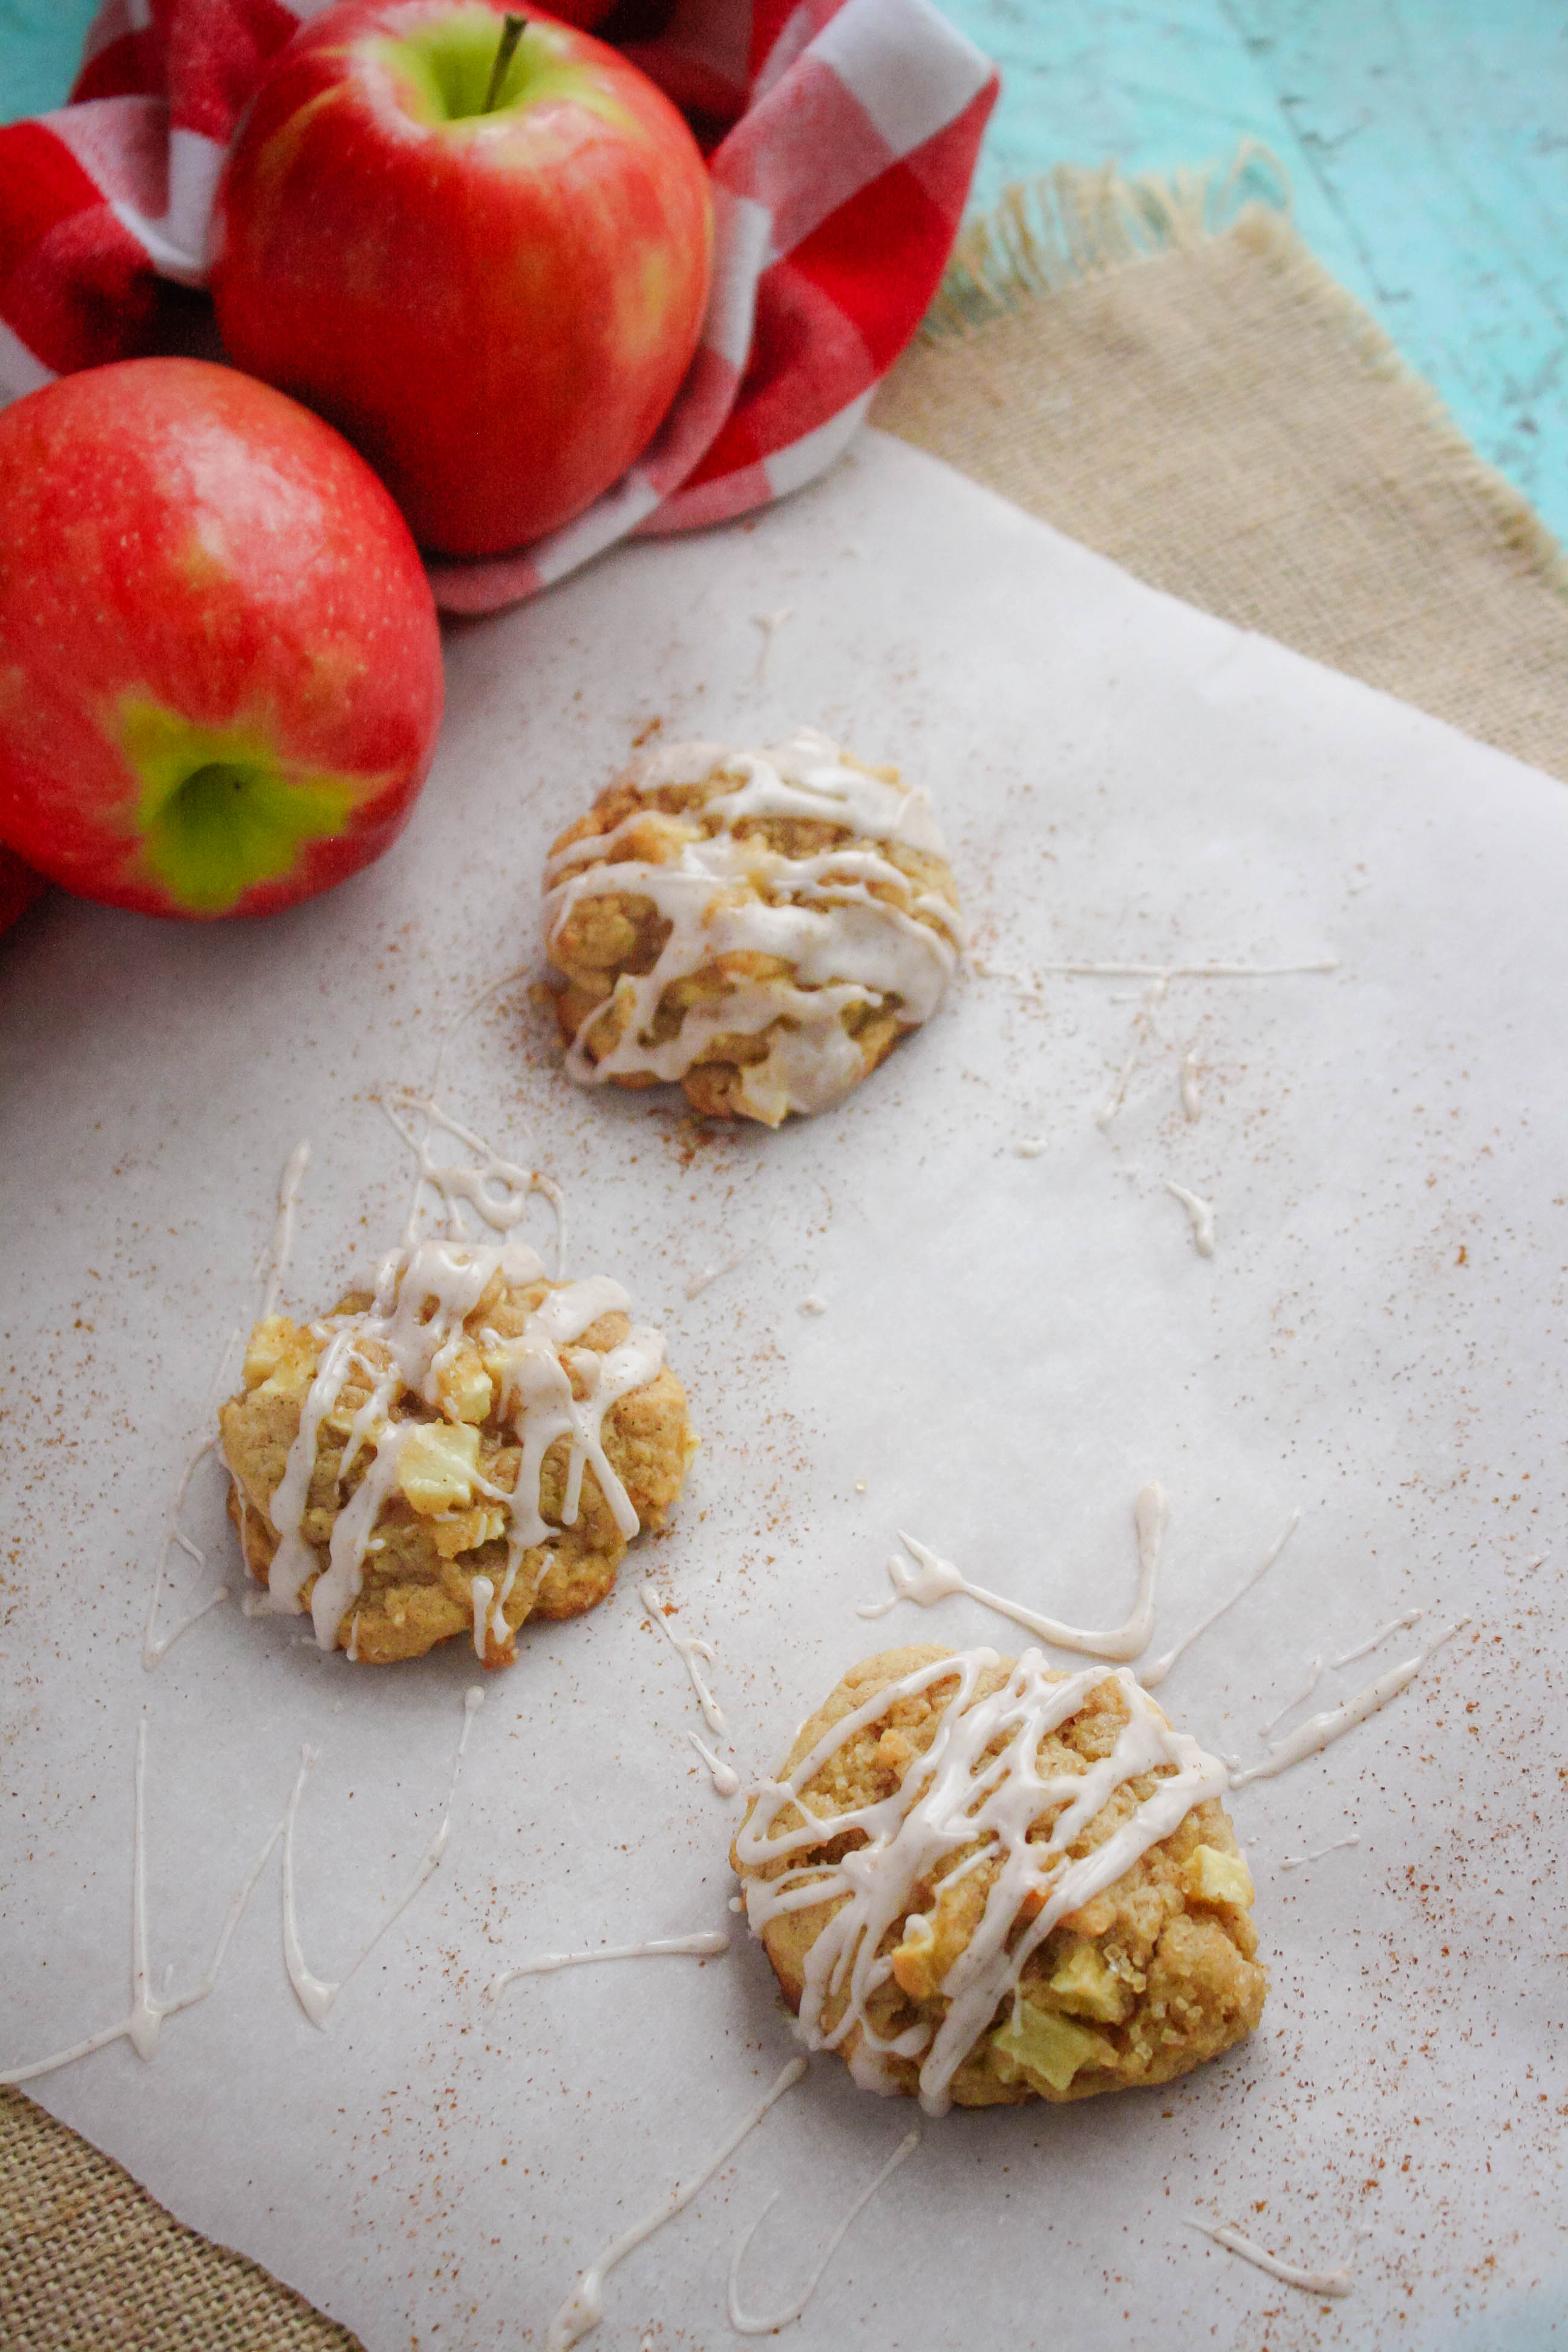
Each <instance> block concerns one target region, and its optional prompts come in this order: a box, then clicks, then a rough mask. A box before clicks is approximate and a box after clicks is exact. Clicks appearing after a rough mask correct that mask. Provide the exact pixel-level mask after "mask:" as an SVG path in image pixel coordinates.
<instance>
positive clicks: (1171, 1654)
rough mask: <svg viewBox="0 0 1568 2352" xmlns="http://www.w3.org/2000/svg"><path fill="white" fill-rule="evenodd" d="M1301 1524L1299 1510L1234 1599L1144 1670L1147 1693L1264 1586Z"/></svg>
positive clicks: (1284, 1710) (1286, 1709)
mask: <svg viewBox="0 0 1568 2352" xmlns="http://www.w3.org/2000/svg"><path fill="white" fill-rule="evenodd" d="M1300 1522H1301V1514H1300V1511H1299V1510H1296V1511H1292V1512H1291V1514H1290V1516H1289V1518H1288V1519H1287V1520H1286V1522H1285V1528H1284V1532H1283V1534H1281V1535H1280V1536H1279V1538H1278V1539H1277V1541H1275V1542H1274V1543H1272V1544H1271V1545H1270V1546H1269V1548H1268V1550H1267V1551H1266V1552H1265V1553H1264V1555H1263V1558H1262V1559H1260V1560H1259V1561H1258V1566H1257V1567H1256V1568H1255V1569H1254V1570H1252V1572H1251V1574H1250V1575H1248V1576H1246V1577H1244V1578H1243V1579H1242V1580H1241V1582H1240V1583H1239V1584H1238V1585H1237V1588H1236V1591H1234V1592H1233V1593H1232V1594H1231V1595H1230V1597H1229V1599H1228V1600H1226V1601H1221V1602H1220V1604H1219V1606H1218V1608H1217V1609H1211V1610H1210V1611H1209V1613H1208V1615H1207V1616H1206V1617H1200V1618H1199V1620H1198V1622H1197V1623H1196V1624H1195V1625H1194V1627H1193V1630H1192V1632H1191V1633H1184V1634H1183V1636H1182V1638H1181V1640H1180V1641H1179V1642H1177V1643H1175V1644H1174V1646H1173V1648H1171V1649H1169V1650H1166V1651H1165V1652H1164V1653H1163V1654H1162V1655H1161V1656H1160V1657H1158V1658H1155V1659H1153V1660H1152V1661H1151V1663H1150V1664H1148V1665H1146V1666H1145V1667H1144V1669H1143V1671H1142V1674H1141V1675H1139V1677H1138V1679H1139V1681H1140V1682H1141V1683H1142V1685H1143V1687H1144V1689H1145V1690H1153V1689H1155V1688H1156V1687H1157V1686H1158V1685H1159V1684H1161V1683H1163V1681H1164V1679H1165V1676H1166V1675H1168V1674H1169V1673H1170V1671H1171V1668H1172V1667H1173V1665H1174V1664H1175V1663H1176V1660H1177V1659H1178V1658H1179V1657H1181V1656H1182V1655H1183V1654H1184V1652H1185V1651H1187V1650H1190V1649H1191V1648H1192V1646H1193V1643H1194V1642H1196V1641H1198V1640H1200V1639H1201V1638H1202V1636H1203V1635H1204V1634H1205V1633H1207V1632H1208V1630H1209V1628H1210V1626H1211V1625H1217V1624H1218V1623H1219V1621H1220V1619H1221V1618H1222V1617H1223V1616H1224V1615H1225V1614H1226V1611H1227V1610H1231V1609H1234V1608H1235V1607H1236V1604H1237V1601H1240V1600H1241V1599H1242V1598H1243V1597H1244V1596H1245V1595H1246V1594H1247V1593H1248V1592H1250V1591H1251V1590H1252V1588H1253V1586H1254V1585H1255V1584H1258V1583H1260V1582H1261V1580H1263V1578H1264V1577H1266V1576H1267V1575H1268V1571H1269V1570H1270V1569H1271V1568H1272V1567H1273V1565H1274V1563H1275V1561H1276V1560H1277V1559H1279V1555H1280V1553H1281V1552H1282V1551H1283V1550H1284V1549H1285V1547H1286V1545H1287V1544H1288V1543H1289V1540H1290V1538H1291V1537H1292V1536H1293V1535H1294V1534H1295V1532H1296V1529H1297V1528H1298V1527H1299V1526H1300ZM1302 1696H1303V1697H1305V1696H1307V1693H1305V1692H1303V1694H1302ZM1295 1704H1297V1702H1295V1701H1292V1705H1295ZM1289 1711H1290V1710H1289V1707H1284V1708H1282V1709H1281V1710H1280V1713H1281V1714H1284V1715H1288V1714H1289ZM1274 1720H1275V1722H1276V1723H1278V1722H1279V1716H1276V1717H1275V1718H1274ZM1269 1729H1270V1730H1272V1729H1273V1725H1272V1724H1271V1725H1270V1726H1269Z"/></svg>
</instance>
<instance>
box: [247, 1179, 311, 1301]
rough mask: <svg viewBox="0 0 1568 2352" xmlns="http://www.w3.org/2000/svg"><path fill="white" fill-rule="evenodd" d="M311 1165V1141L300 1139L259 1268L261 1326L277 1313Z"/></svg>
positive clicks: (281, 1188) (282, 1181)
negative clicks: (264, 1285) (296, 1215)
mask: <svg viewBox="0 0 1568 2352" xmlns="http://www.w3.org/2000/svg"><path fill="white" fill-rule="evenodd" d="M309 1166H310V1139H309V1138H308V1137H301V1139H300V1141H299V1142H298V1143H297V1144H296V1145H295V1146H294V1149H293V1150H292V1151H291V1152H290V1153H289V1158H288V1160H287V1161H286V1163H285V1165H284V1169H283V1173H282V1176H281V1177H280V1178H279V1184H278V1217H277V1222H276V1223H275V1224H274V1225H273V1228H272V1239H271V1241H270V1243H269V1244H268V1247H267V1249H266V1251H265V1252H264V1253H263V1255H262V1257H261V1259H260V1261H259V1262H258V1265H257V1268H256V1278H257V1280H258V1282H259V1281H260V1280H261V1279H262V1277H263V1276H265V1277H266V1282H267V1288H266V1290H265V1291H264V1292H263V1294H262V1299H261V1307H260V1310H259V1313H258V1318H257V1319H258V1322H263V1323H264V1322H265V1321H266V1319H267V1318H268V1316H269V1315H273V1314H276V1312H277V1309H278V1294H279V1291H280V1290H281V1289H282V1287H283V1273H284V1268H285V1267H286V1266H287V1265H288V1263H289V1255H290V1253H291V1252H292V1250H293V1247H294V1211H295V1208H296V1206H297V1204H298V1202H299V1199H300V1185H301V1184H303V1182H304V1181H305V1171H306V1169H307V1168H309Z"/></svg>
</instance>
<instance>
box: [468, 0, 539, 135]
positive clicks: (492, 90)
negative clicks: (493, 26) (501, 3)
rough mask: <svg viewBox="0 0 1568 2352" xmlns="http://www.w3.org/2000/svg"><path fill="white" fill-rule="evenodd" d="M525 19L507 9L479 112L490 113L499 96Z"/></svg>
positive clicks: (519, 39) (515, 52) (520, 36)
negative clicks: (483, 100)
mask: <svg viewBox="0 0 1568 2352" xmlns="http://www.w3.org/2000/svg"><path fill="white" fill-rule="evenodd" d="M527 21H528V20H527V18H526V17H523V16H513V15H512V13H511V11H510V9H508V11H507V14H506V18H505V21H504V22H503V24H502V26H501V28H500V42H499V44H498V46H497V48H496V60H495V63H494V65H493V66H491V68H490V81H489V89H487V90H486V92H485V102H484V104H483V106H481V107H480V109H479V112H480V113H481V114H489V113H490V112H491V110H493V108H494V106H495V102H496V100H497V99H498V98H499V97H500V86H501V84H502V82H503V81H505V79H506V69H507V68H508V66H510V63H511V61H512V58H514V57H515V56H516V54H517V45H518V43H519V41H521V38H522V34H523V27H524V26H525V24H526V23H527Z"/></svg>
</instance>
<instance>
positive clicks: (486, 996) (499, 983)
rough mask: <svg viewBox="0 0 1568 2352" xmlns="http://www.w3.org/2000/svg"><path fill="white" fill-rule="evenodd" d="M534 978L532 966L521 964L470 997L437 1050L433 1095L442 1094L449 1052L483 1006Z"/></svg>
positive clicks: (433, 1075) (445, 1033) (432, 1076)
mask: <svg viewBox="0 0 1568 2352" xmlns="http://www.w3.org/2000/svg"><path fill="white" fill-rule="evenodd" d="M532 977H533V971H532V967H531V965H529V964H519V965H518V966H517V967H516V968H515V970H513V971H503V972H502V973H501V975H500V979H499V980H488V981H487V982H485V984H484V986H483V988H481V989H479V991H478V992H477V993H476V994H475V995H473V996H470V997H469V999H468V1003H467V1004H465V1005H464V1007H463V1009H462V1011H461V1012H460V1013H458V1015H457V1016H456V1018H455V1019H454V1020H453V1021H452V1022H451V1023H450V1024H448V1026H447V1029H446V1030H445V1031H444V1033H443V1034H442V1037H441V1042H440V1044H439V1045H437V1048H436V1066H435V1068H434V1069H433V1070H432V1071H431V1073H430V1092H431V1094H432V1095H435V1094H438V1093H439V1092H440V1088H441V1081H442V1079H443V1077H444V1076H445V1075H446V1068H447V1051H448V1049H449V1048H450V1047H451V1046H452V1045H454V1044H455V1043H456V1041H457V1037H458V1032H459V1031H460V1030H461V1029H463V1028H465V1027H466V1026H467V1024H468V1023H469V1022H470V1021H471V1020H472V1019H473V1017H474V1015H475V1013H478V1012H479V1009H480V1007H481V1006H482V1005H486V1004H488V1003H489V1001H490V999H491V997H492V996H499V995H500V992H501V990H502V989H503V988H510V986H511V984H512V982H514V981H519V980H531V979H532Z"/></svg>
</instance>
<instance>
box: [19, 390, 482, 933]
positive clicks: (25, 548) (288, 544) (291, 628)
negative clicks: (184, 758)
mask: <svg viewBox="0 0 1568 2352" xmlns="http://www.w3.org/2000/svg"><path fill="white" fill-rule="evenodd" d="M442 696H443V688H442V670H441V647H440V634H439V629H438V625H437V619H436V613H435V606H434V603H433V601H432V598H431V594H430V589H429V584H428V583H427V581H426V577H425V572H424V569H423V566H422V565H421V563H420V560H419V555H418V551H417V550H416V547H415V545H414V542H413V540H412V539H411V537H410V536H409V532H408V530H407V527H406V525H405V523H404V520H403V519H402V517H401V515H400V514H399V513H398V511H397V509H396V507H395V505H394V503H393V501H392V499H390V498H389V497H388V496H387V493H386V491H385V490H384V488H383V487H382V485H381V484H380V483H379V482H378V481H377V480H376V478H375V476H374V474H373V473H372V471H371V470H370V468H369V467H368V466H366V465H365V463H364V461H363V459H362V458H361V457H358V456H356V454H355V453H354V451H353V449H351V448H350V447H349V446H347V444H346V443H345V442H344V441H343V440H342V438H341V436H339V435H338V434H336V433H334V432H333V431H332V430H331V427H330V426H329V425H324V424H323V423H322V422H321V419H320V418H319V417H317V416H314V415H311V414H310V412H309V411H308V410H306V409H304V408H302V407H300V405H299V404H297V403H296V402H294V401H291V400H289V399H286V398H285V397H284V396H283V395H282V394H280V393H278V392H276V391H273V390H272V389H271V388H270V387H269V386H268V385H266V384H262V383H256V382H255V381H254V380H253V379H251V378H250V377H248V376H245V375H241V374H239V373H237V372H236V371H235V370H233V369H231V368H224V367H216V366H213V365H211V364H210V363H208V362H205V361H200V360H186V359H143V360H127V361H121V362H118V363H116V364H115V365H113V366H110V367H103V368H93V369H89V370H86V371H84V372H83V373H80V374H79V375H73V376H67V377H65V378H63V379H62V380H61V381H60V382H59V383H53V384H48V385H46V386H45V387H44V388H43V389H42V390H41V391H38V392H36V393H32V394H29V395H28V396H27V397H26V399H24V400H20V401H17V402H16V403H15V404H14V405H13V406H11V407H9V408H7V409H5V411H3V412H0V841H4V842H5V843H6V844H7V845H9V846H10V847H11V848H12V849H14V850H15V851H16V852H17V854H18V855H19V856H22V857H23V858H25V859H26V861H27V862H28V864H30V865H31V866H35V867H37V870H38V871H39V872H40V873H41V874H44V875H47V876H48V877H50V878H51V879H53V880H55V881H57V882H60V883H63V884H64V885H65V887H67V888H68V889H70V890H73V891H76V892H77V893H79V895H80V896H82V897H85V898H98V899H103V900H107V901H109V902H110V903H112V904H115V905H118V906H122V907H132V908H142V909H143V910H145V911H147V912H149V913H153V914H165V915H179V914H184V913H190V912H193V911H203V910H197V909H192V908H187V907H182V906H181V905H180V904H178V903H177V902H176V901H175V900H174V898H172V896H171V894H170V892H169V890H168V888H167V887H165V886H164V885H163V884H162V883H161V882H159V881H158V879H157V878H156V877H155V876H153V875H151V874H150V873H149V872H148V871H147V870H146V862H145V845H144V839H143V834H142V827H141V824H140V816H139V813H140V811H141V809H142V803H143V801H144V797H145V786H144V781H143V779H142V778H141V777H140V776H139V775H138V774H137V772H136V770H135V767H134V766H133V764H132V761H131V760H130V758H129V757H128V755H127V752H126V749H125V742H124V737H125V723H124V713H125V711H126V709H127V708H128V707H132V706H135V705H148V704H151V705H153V706H156V707H158V708H159V709H165V710H168V711H172V712H174V713H177V714H179V715H180V716H181V717H182V718H183V719H186V720H188V721H189V722H190V723H191V725H192V727H193V728H194V729H195V730H205V732H207V733H209V734H223V733H225V732H226V731H237V733H238V734H239V735H241V736H247V737H252V738H255V739H257V740H265V741H267V742H268V743H269V744H271V745H272V746H274V747H275V749H276V751H277V754H278V758H279V762H280V764H281V766H282V767H283V769H284V770H285V772H288V773H290V774H293V773H298V774H299V775H300V776H301V777H303V776H308V775H310V774H312V773H325V774H328V775H331V776H332V777H334V778H340V779H342V780H344V781H345V782H352V784H353V791H354V794H355V802H354V805H353V809H352V812H351V813H350V814H349V815H348V817H347V820H346V822H344V823H343V824H342V829H341V830H339V831H337V832H335V833H334V834H333V835H331V836H330V837H325V838H317V839H314V840H310V841H307V842H303V843H301V845H300V850H299V854H298V856H297V858H296V860H295V862H294V865H293V866H292V869H291V870H290V871H289V872H288V873H287V874H284V875H281V876H275V877H271V878H269V879H268V880H265V881H262V882H260V883H258V885H257V886H256V887H254V888H250V889H247V890H246V891H245V893H244V894H243V896H242V897H241V898H239V899H238V900H237V903H236V904H235V905H234V906H232V907H231V908H227V909H226V910H225V911H226V912H230V913H234V914H240V915H259V914H265V913H268V912H270V911H271V910H272V909H273V908H278V907H282V906H287V905H289V904H291V903H292V902H294V901H295V900H297V899H300V898H309V897H310V896H311V895H312V894H313V893H315V892H317V891H320V890H325V889H328V888H330V887H331V885H332V884H334V883H337V882H341V881H342V880H343V878H344V877H346V876H347V875H350V874H353V873H354V872H356V871H357V870H358V869H359V868H360V867H361V866H366V865H368V864H369V863H370V862H371V860H372V859H373V858H375V857H379V856H380V855H381V854H382V852H383V851H384V849H385V848H386V847H387V846H388V845H389V844H390V843H391V842H392V841H394V840H395V838H396V835H397V834H398V833H399V831H400V830H401V829H402V827H403V825H404V824H405V822H406V819H407V817H408V814H409V812H410V810H411V809H412V807H413V804H414V802H415V800H416V797H417V794H418V792H419V788H420V786H421V785H422V783H423V782H424V781H425V777H426V772H427V771H428V768H429V764H430V760H431V756H432V753H433V751H434V749H435V743H436V736H437V729H438V727H439V724H440V719H441V709H442Z"/></svg>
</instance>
